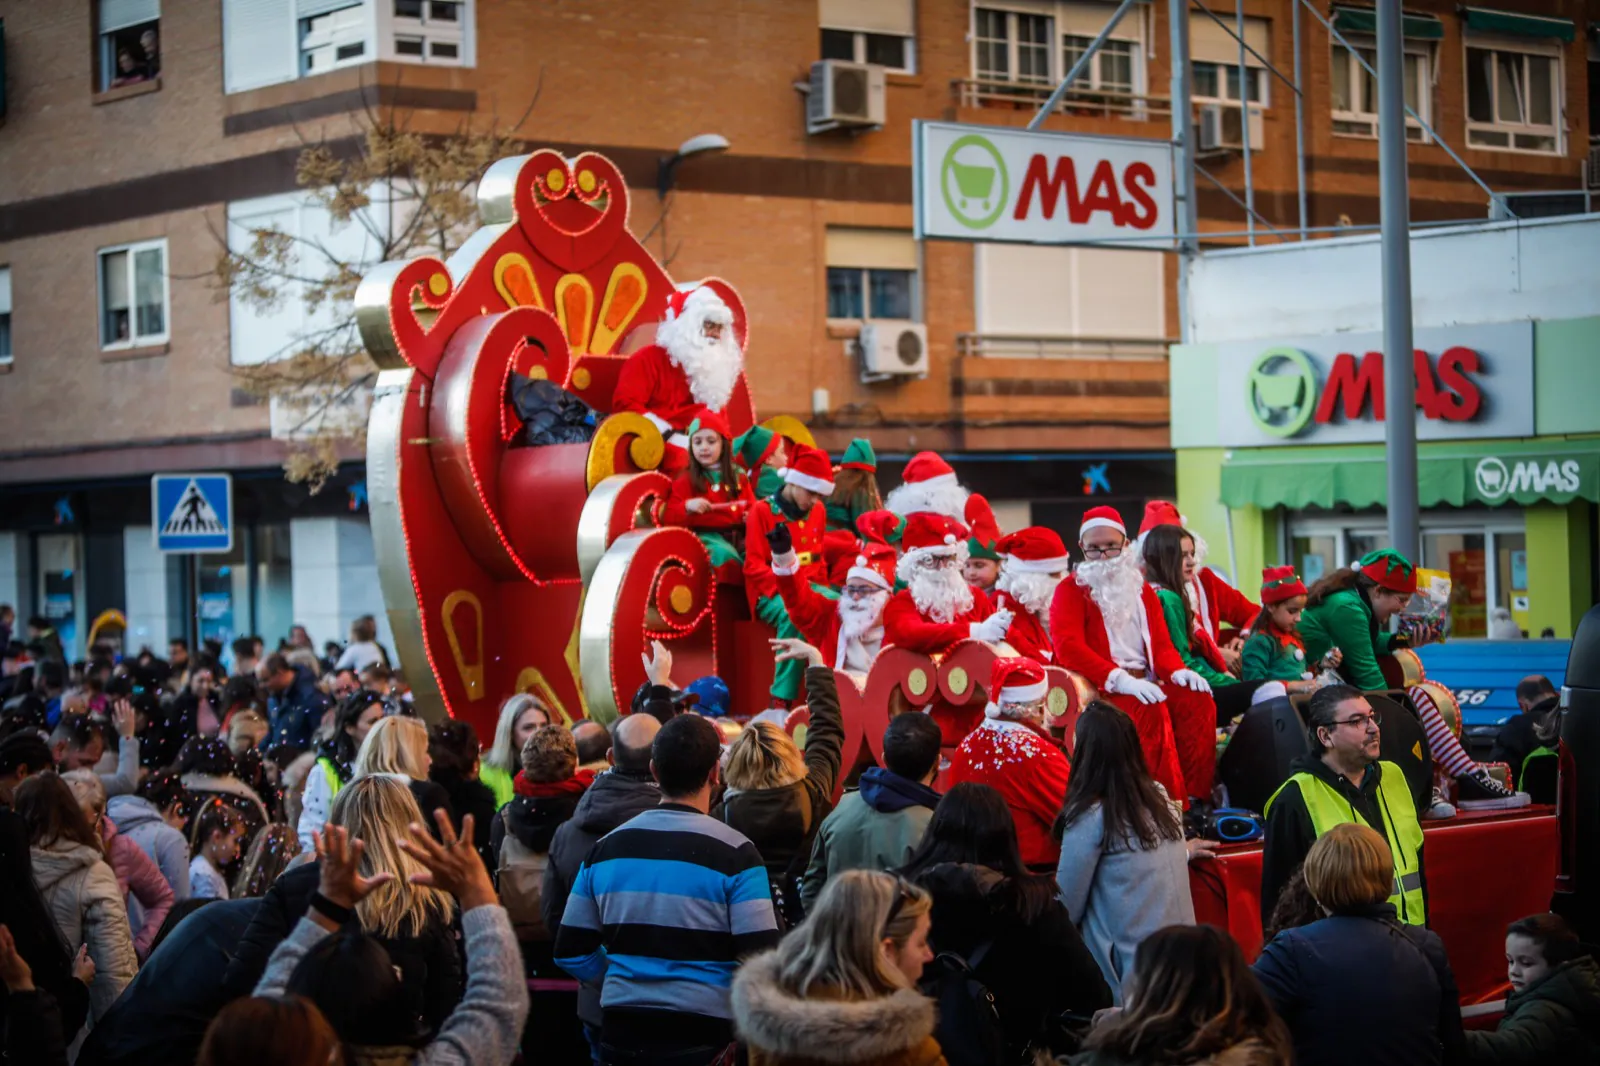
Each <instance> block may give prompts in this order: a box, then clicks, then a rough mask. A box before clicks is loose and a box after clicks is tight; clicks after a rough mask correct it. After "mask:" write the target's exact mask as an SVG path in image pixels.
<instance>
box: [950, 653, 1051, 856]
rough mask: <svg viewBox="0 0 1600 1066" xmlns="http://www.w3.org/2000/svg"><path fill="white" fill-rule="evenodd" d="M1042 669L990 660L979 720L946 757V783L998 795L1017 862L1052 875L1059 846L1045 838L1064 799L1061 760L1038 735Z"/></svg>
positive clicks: (1025, 662)
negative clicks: (1010, 825) (970, 784)
mask: <svg viewBox="0 0 1600 1066" xmlns="http://www.w3.org/2000/svg"><path fill="white" fill-rule="evenodd" d="M1049 691H1050V686H1049V683H1048V682H1047V681H1046V679H1045V673H1044V667H1042V666H1040V665H1039V664H1038V663H1036V662H1034V661H1033V660H1032V659H996V660H995V661H994V666H993V668H992V669H991V670H990V674H989V704H988V706H986V707H984V709H983V721H982V722H981V723H980V724H979V725H978V728H976V729H974V730H973V731H972V732H970V733H968V734H967V736H966V738H965V739H964V740H962V741H961V746H960V747H959V748H957V749H956V753H955V755H953V756H952V757H951V759H950V783H951V784H953V785H954V784H960V783H961V782H963V781H975V782H977V783H978V784H982V785H988V786H989V787H990V788H993V789H994V790H996V791H997V792H999V793H1000V795H1002V796H1004V797H1005V801H1006V806H1007V807H1009V808H1010V809H1011V817H1012V820H1013V821H1015V822H1016V824H1017V844H1018V845H1019V847H1020V849H1021V851H1022V861H1023V864H1024V865H1026V866H1028V867H1030V868H1032V869H1034V870H1039V871H1046V870H1054V869H1055V868H1056V863H1057V862H1058V861H1059V860H1060V858H1061V845H1060V844H1058V843H1057V842H1056V840H1055V837H1054V835H1053V834H1052V833H1051V832H1050V830H1051V827H1052V826H1053V825H1054V824H1055V820H1056V815H1058V814H1060V813H1061V805H1062V803H1063V801H1065V799H1066V798H1067V757H1066V756H1065V755H1063V754H1062V752H1061V749H1060V747H1058V746H1057V745H1056V743H1055V742H1054V741H1052V740H1051V739H1050V735H1049V734H1048V733H1046V732H1045V726H1044V720H1045V710H1044V708H1045V696H1046V695H1047V694H1048V693H1049Z"/></svg>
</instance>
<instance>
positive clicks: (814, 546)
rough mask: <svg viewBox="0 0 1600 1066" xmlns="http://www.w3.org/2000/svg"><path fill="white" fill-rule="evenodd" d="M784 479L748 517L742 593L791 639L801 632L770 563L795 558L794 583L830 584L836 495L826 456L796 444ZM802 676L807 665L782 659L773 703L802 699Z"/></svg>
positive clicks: (754, 610)
mask: <svg viewBox="0 0 1600 1066" xmlns="http://www.w3.org/2000/svg"><path fill="white" fill-rule="evenodd" d="M783 480H784V484H783V488H782V489H781V490H779V492H778V493H777V494H776V495H774V496H773V497H771V498H770V499H766V500H758V501H757V502H756V504H755V506H754V507H751V508H750V513H749V514H747V515H746V516H745V520H744V592H745V596H746V597H747V598H748V599H749V601H750V613H751V614H752V615H754V616H755V617H757V618H759V619H760V620H761V621H763V622H765V623H767V625H769V626H771V627H772V628H773V629H774V630H776V631H777V634H778V636H779V637H782V638H793V637H798V636H799V635H800V630H798V629H796V628H795V625H794V622H793V621H791V620H790V618H789V612H788V610H787V609H786V608H785V607H784V604H783V595H782V593H781V592H780V590H779V588H778V578H777V575H776V574H775V573H774V572H773V569H772V560H773V557H774V556H776V555H788V556H792V561H791V568H792V570H793V576H794V578H795V579H796V580H798V581H802V582H805V583H807V584H809V583H811V582H813V581H816V582H821V583H823V584H826V583H827V580H828V569H827V564H826V563H825V562H824V561H823V555H822V548H823V537H824V536H825V534H826V533H827V528H828V516H827V511H826V510H825V509H824V507H823V501H824V500H826V499H827V498H828V496H829V495H830V494H832V492H833V466H832V464H830V463H829V462H828V456H827V453H826V452H823V451H819V450H818V449H816V448H810V447H807V446H805V445H803V444H802V445H796V446H795V454H794V457H793V459H792V461H791V462H790V464H789V465H788V466H787V467H785V468H784V471H783ZM804 677H805V663H804V662H802V661H800V660H797V659H790V660H780V661H779V662H778V663H777V665H776V666H775V667H774V669H773V673H772V689H771V693H772V699H773V704H772V705H773V706H775V707H779V706H782V707H787V706H788V705H789V704H790V703H792V702H793V701H794V700H795V699H796V698H798V697H799V695H800V683H801V681H802V680H803V679H804Z"/></svg>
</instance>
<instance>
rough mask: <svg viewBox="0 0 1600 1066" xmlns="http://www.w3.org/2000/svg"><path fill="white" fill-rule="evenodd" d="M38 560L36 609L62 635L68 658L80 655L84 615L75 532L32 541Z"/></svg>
mask: <svg viewBox="0 0 1600 1066" xmlns="http://www.w3.org/2000/svg"><path fill="white" fill-rule="evenodd" d="M33 550H34V553H35V556H34V557H35V558H36V559H37V560H38V585H37V587H36V590H35V591H36V595H37V596H38V604H39V607H38V612H39V614H40V615H42V616H43V617H44V618H46V619H48V620H49V622H50V625H51V628H53V629H54V630H55V631H56V635H57V636H58V637H60V638H61V647H62V650H63V651H64V652H65V653H66V656H67V660H68V661H69V662H70V661H71V660H73V659H75V658H77V657H78V656H79V655H81V654H82V651H81V648H80V647H79V642H80V641H81V640H82V639H83V633H82V631H81V629H80V626H81V625H82V622H83V616H84V588H83V575H82V567H81V566H80V565H79V559H78V556H79V547H78V535H77V534H76V533H41V534H39V535H38V536H37V537H36V538H35V540H34V548H33Z"/></svg>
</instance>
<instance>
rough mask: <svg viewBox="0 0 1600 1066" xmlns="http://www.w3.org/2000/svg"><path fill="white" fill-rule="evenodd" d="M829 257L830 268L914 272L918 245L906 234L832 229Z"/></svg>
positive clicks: (901, 232)
mask: <svg viewBox="0 0 1600 1066" xmlns="http://www.w3.org/2000/svg"><path fill="white" fill-rule="evenodd" d="M827 256H828V265H829V266H837V267H863V268H867V269H876V270H915V269H917V242H916V238H914V237H912V236H911V234H910V233H908V232H906V231H905V230H892V229H845V228H842V227H838V226H829V227H828V252H827Z"/></svg>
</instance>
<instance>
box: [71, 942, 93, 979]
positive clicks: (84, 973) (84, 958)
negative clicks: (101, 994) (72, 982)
mask: <svg viewBox="0 0 1600 1066" xmlns="http://www.w3.org/2000/svg"><path fill="white" fill-rule="evenodd" d="M72 976H74V977H76V978H77V979H78V982H79V983H80V984H85V985H89V984H93V983H94V960H93V959H91V958H90V957H89V945H88V944H85V945H83V947H81V948H79V949H78V954H77V956H76V957H74V958H73V960H72Z"/></svg>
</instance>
